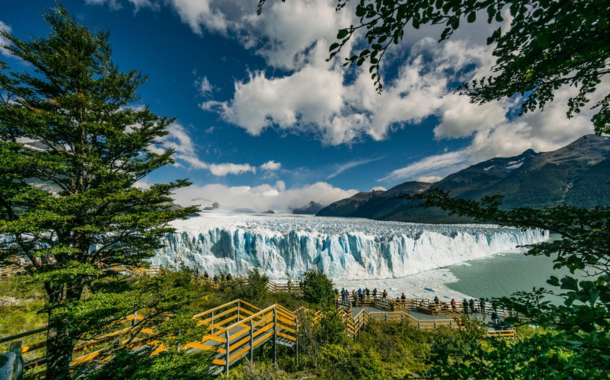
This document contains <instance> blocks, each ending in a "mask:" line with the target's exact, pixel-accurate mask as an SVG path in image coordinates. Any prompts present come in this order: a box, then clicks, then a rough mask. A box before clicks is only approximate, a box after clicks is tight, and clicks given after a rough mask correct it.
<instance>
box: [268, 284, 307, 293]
mask: <svg viewBox="0 0 610 380" xmlns="http://www.w3.org/2000/svg"><path fill="white" fill-rule="evenodd" d="M267 290H269V291H270V292H271V293H289V294H294V295H298V296H302V295H303V290H302V289H301V288H300V286H299V284H298V283H296V284H294V283H293V284H290V285H288V284H287V283H286V284H278V283H275V282H273V281H269V282H268V283H267Z"/></svg>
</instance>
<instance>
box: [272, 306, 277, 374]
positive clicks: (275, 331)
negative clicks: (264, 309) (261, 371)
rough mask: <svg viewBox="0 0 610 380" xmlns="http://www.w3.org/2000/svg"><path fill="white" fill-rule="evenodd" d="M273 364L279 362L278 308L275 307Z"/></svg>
mask: <svg viewBox="0 0 610 380" xmlns="http://www.w3.org/2000/svg"><path fill="white" fill-rule="evenodd" d="M273 364H277V309H276V308H273Z"/></svg>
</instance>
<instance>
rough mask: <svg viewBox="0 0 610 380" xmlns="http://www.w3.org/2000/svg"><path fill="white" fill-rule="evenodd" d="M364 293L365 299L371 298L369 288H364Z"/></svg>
mask: <svg viewBox="0 0 610 380" xmlns="http://www.w3.org/2000/svg"><path fill="white" fill-rule="evenodd" d="M364 292H365V293H366V297H367V298H368V297H370V296H371V291H370V290H369V288H366V289H365V290H364Z"/></svg>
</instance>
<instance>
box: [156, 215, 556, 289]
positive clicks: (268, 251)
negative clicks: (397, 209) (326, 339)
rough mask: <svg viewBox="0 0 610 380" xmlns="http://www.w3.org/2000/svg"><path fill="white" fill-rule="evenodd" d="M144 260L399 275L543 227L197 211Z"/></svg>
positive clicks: (287, 273)
mask: <svg viewBox="0 0 610 380" xmlns="http://www.w3.org/2000/svg"><path fill="white" fill-rule="evenodd" d="M173 227H175V228H176V232H175V233H172V234H167V235H166V238H165V240H166V241H165V243H166V246H165V247H164V248H161V249H159V250H158V253H157V255H156V256H155V257H154V258H153V259H152V260H151V262H152V263H153V264H161V265H164V266H168V267H170V268H176V267H178V266H180V265H181V264H184V265H186V266H188V267H191V268H199V270H200V271H204V270H206V271H208V273H210V274H214V273H219V272H230V273H232V274H233V275H238V276H239V275H245V274H247V273H248V271H249V270H250V269H252V268H253V267H258V268H259V270H261V272H264V273H265V274H267V275H268V276H269V277H270V278H271V279H285V278H298V277H299V276H301V275H302V274H303V273H304V272H306V271H307V270H309V269H311V268H318V269H321V270H323V271H324V272H325V273H327V274H328V275H329V276H330V277H332V278H335V279H379V278H400V277H404V276H408V275H412V274H416V273H420V272H424V271H428V270H431V269H435V268H440V267H445V266H449V265H453V264H456V263H459V262H463V261H466V260H472V259H477V258H482V257H485V256H490V255H493V254H496V253H500V252H507V251H511V250H515V249H516V247H517V246H519V245H524V244H532V243H537V242H540V241H543V240H546V239H548V237H549V234H548V231H542V230H526V231H521V230H519V229H514V228H505V227H502V228H499V227H497V226H492V225H425V224H413V223H401V222H382V221H374V220H366V219H344V218H315V217H311V216H292V215H291V216H282V215H223V214H214V213H209V214H202V215H201V216H199V217H195V218H191V219H188V220H184V221H177V222H174V223H173Z"/></svg>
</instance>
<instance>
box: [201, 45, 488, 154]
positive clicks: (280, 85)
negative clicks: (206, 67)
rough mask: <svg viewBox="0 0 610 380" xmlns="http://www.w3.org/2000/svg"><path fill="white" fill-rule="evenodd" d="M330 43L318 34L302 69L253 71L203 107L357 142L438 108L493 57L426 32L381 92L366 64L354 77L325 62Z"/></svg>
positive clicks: (254, 123)
mask: <svg viewBox="0 0 610 380" xmlns="http://www.w3.org/2000/svg"><path fill="white" fill-rule="evenodd" d="M327 49H328V45H327V42H326V41H319V42H318V43H316V45H315V46H314V47H313V48H312V49H311V50H310V52H309V57H310V61H309V62H308V63H307V64H305V65H304V66H303V67H302V68H301V69H300V70H297V71H295V72H294V73H292V74H289V75H285V76H283V77H267V76H266V74H265V73H263V72H254V73H251V74H250V76H249V78H248V79H247V80H245V81H236V83H235V92H234V95H233V99H231V100H229V101H224V102H219V101H214V100H210V101H207V102H204V103H202V104H201V107H202V108H203V109H204V110H207V111H215V112H217V113H218V114H220V116H221V117H222V118H223V119H224V120H225V121H227V122H228V123H231V124H234V125H237V126H239V127H242V128H244V129H245V130H246V131H247V132H248V133H250V134H251V135H253V136H257V135H259V134H261V133H262V132H263V131H264V130H265V129H267V128H277V129H280V130H288V131H292V132H295V133H303V132H306V133H313V134H314V135H315V136H317V137H318V138H319V139H320V140H322V142H323V143H324V144H327V145H339V144H352V143H355V142H358V141H359V140H361V139H362V138H363V137H364V136H369V137H371V138H372V139H373V140H382V139H385V138H386V137H387V136H388V133H389V132H391V131H392V130H393V129H394V128H397V127H402V126H404V125H405V124H406V123H411V124H416V123H420V122H421V121H422V120H424V119H425V118H427V117H429V116H432V115H435V114H437V113H439V112H440V111H441V110H442V109H443V107H445V106H447V105H448V104H450V103H451V101H452V98H451V97H450V92H451V89H450V87H451V85H452V83H453V82H455V81H456V80H461V79H462V76H463V75H464V73H463V72H464V71H467V72H470V71H471V70H470V69H469V68H470V67H471V66H473V65H476V66H483V64H485V65H488V66H490V65H491V64H492V62H493V61H492V58H493V57H491V54H490V51H489V49H488V48H483V47H480V46H469V45H468V44H467V43H466V42H464V41H449V42H447V43H445V44H444V45H443V47H442V48H440V49H439V46H438V44H437V43H436V41H434V40H433V39H431V38H425V39H424V40H422V41H420V42H419V43H417V44H416V45H415V46H414V47H413V49H412V53H411V56H410V57H409V59H407V61H406V62H404V63H403V64H402V65H401V66H400V68H399V70H398V75H397V77H396V78H395V79H394V80H393V81H392V82H391V83H387V84H386V85H385V91H384V92H383V93H382V94H381V95H379V94H377V92H376V91H375V88H374V86H373V85H372V82H371V80H370V77H369V73H368V70H366V68H364V69H357V70H356V79H355V80H354V81H353V82H352V83H347V82H346V76H347V75H348V72H347V71H346V69H345V68H344V67H342V66H341V65H340V64H337V63H332V62H331V63H328V62H326V60H325V59H326V57H327V54H328V53H327ZM454 112H455V113H457V111H454ZM490 116H491V115H490ZM493 116H495V115H493ZM455 119H459V115H456V116H455ZM463 119H464V118H463V117H462V118H461V119H459V122H462V123H463V122H464V121H463ZM447 123H449V119H448V121H447ZM456 123H457V121H456Z"/></svg>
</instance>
